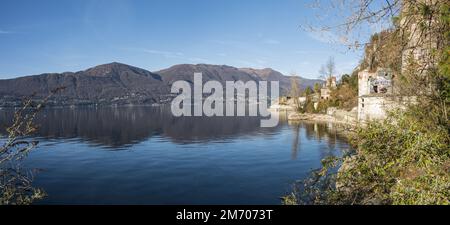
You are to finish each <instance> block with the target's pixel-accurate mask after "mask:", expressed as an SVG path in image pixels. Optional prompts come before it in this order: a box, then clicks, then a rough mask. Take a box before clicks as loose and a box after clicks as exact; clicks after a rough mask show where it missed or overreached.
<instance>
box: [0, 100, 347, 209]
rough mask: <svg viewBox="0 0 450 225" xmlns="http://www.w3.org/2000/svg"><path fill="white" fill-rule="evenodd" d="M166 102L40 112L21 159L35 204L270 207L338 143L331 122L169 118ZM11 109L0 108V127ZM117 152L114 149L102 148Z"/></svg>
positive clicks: (341, 142)
mask: <svg viewBox="0 0 450 225" xmlns="http://www.w3.org/2000/svg"><path fill="white" fill-rule="evenodd" d="M169 110H170V109H169V108H168V107H118V108H112V107H104V108H100V107H99V108H74V109H70V108H57V109H46V110H45V111H43V112H42V113H41V114H39V117H38V118H37V121H36V122H37V124H39V125H40V127H39V129H38V133H37V134H36V135H37V136H38V137H39V138H40V139H41V143H40V144H39V145H38V149H36V151H33V152H32V153H31V154H30V156H29V157H27V159H26V161H25V162H24V163H25V165H26V166H27V167H29V168H39V169H42V172H41V173H39V174H38V176H37V177H36V180H35V184H36V186H37V187H42V188H43V189H44V190H46V192H47V193H48V198H46V199H45V200H44V201H43V202H41V203H44V204H279V203H280V200H279V197H280V196H282V195H284V194H286V191H287V190H290V188H291V185H292V183H293V182H295V181H296V180H298V179H302V178H304V177H306V176H307V175H308V174H309V172H310V170H311V169H313V168H318V167H319V166H320V161H321V160H322V159H323V158H324V157H326V156H330V155H337V154H340V150H341V149H345V148H348V145H347V142H346V140H345V138H343V137H341V136H340V135H339V131H337V130H336V129H335V128H336V127H335V126H334V125H333V124H326V123H314V122H300V123H293V122H289V123H288V122H287V121H286V115H285V114H281V115H280V124H279V125H278V126H277V127H274V128H261V127H260V118H256V117H211V118H207V117H181V118H176V117H173V116H172V115H171V113H170V111H169ZM12 115H13V111H12V110H0V124H1V125H3V126H2V127H3V128H4V127H5V125H7V124H10V123H11V118H12ZM1 132H2V133H3V134H4V132H5V130H4V129H2V131H1ZM104 149H108V150H124V151H102V150H104Z"/></svg>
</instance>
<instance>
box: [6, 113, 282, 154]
mask: <svg viewBox="0 0 450 225" xmlns="http://www.w3.org/2000/svg"><path fill="white" fill-rule="evenodd" d="M12 116H13V111H12V110H7V111H0V124H1V125H2V129H1V133H3V134H4V133H5V127H6V126H7V125H9V124H11V119H12ZM260 119H261V118H258V117H174V116H172V114H171V112H170V107H143V106H137V107H116V108H114V107H100V108H92V107H85V108H51V109H46V110H44V111H42V112H41V113H40V114H39V115H38V117H37V118H36V124H37V125H38V126H39V129H38V132H37V134H36V135H37V136H40V137H44V138H81V139H85V140H87V141H90V142H93V143H96V144H100V145H105V146H109V147H120V146H123V145H128V144H134V143H138V142H141V141H144V140H146V139H148V138H150V137H151V136H153V135H159V136H162V137H165V138H169V139H170V140H171V141H173V142H176V143H192V142H208V141H215V140H224V139H231V138H235V137H242V136H245V135H251V134H255V133H258V134H260V135H270V134H271V133H272V134H273V133H274V132H276V131H277V130H279V127H275V128H264V129H262V128H260Z"/></svg>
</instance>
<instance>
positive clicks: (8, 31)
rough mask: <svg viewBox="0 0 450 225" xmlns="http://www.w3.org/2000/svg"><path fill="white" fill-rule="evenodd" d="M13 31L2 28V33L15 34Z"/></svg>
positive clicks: (0, 30) (0, 31) (0, 32)
mask: <svg viewBox="0 0 450 225" xmlns="http://www.w3.org/2000/svg"><path fill="white" fill-rule="evenodd" d="M13 33H14V32H13V31H10V30H2V29H0V34H13Z"/></svg>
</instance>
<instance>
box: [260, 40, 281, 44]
mask: <svg viewBox="0 0 450 225" xmlns="http://www.w3.org/2000/svg"><path fill="white" fill-rule="evenodd" d="M263 43H264V44H268V45H279V44H280V43H281V42H280V41H278V40H275V39H265V40H264V41H263Z"/></svg>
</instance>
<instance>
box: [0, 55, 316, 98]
mask: <svg viewBox="0 0 450 225" xmlns="http://www.w3.org/2000/svg"><path fill="white" fill-rule="evenodd" d="M199 72H201V73H202V74H203V82H206V81H209V80H217V81H219V82H220V83H222V84H223V85H224V86H225V81H237V80H241V81H244V82H246V81H250V80H253V81H279V82H280V94H281V95H286V94H287V93H289V90H290V88H291V80H292V77H290V76H285V75H283V74H282V73H280V72H278V71H275V70H273V69H270V68H266V69H252V68H235V67H231V66H226V65H208V64H197V65H192V64H180V65H175V66H172V67H170V68H167V69H163V70H160V71H155V72H150V71H147V70H144V69H141V68H137V67H134V66H130V65H126V64H122V63H117V62H113V63H109V64H104V65H99V66H95V67H93V68H89V69H87V70H83V71H78V72H65V73H44V74H40V75H31V76H25V77H19V78H14V79H5V80H0V106H16V105H18V104H20V102H21V101H22V99H23V98H25V97H29V96H33V98H35V99H42V98H45V97H47V96H49V95H50V93H51V91H52V90H55V89H56V88H58V87H64V90H61V91H59V92H58V93H57V94H55V95H53V96H52V98H50V99H49V104H52V105H91V104H102V105H112V104H115V105H126V104H154V103H164V102H168V101H170V100H171V99H172V98H173V96H174V95H173V94H171V93H170V87H171V85H172V83H173V82H175V81H178V80H185V81H188V82H190V83H192V82H193V74H194V73H199ZM296 80H297V82H298V84H299V87H300V89H304V88H306V87H307V86H310V87H312V86H313V85H314V84H315V83H322V82H323V81H322V80H316V79H306V78H302V77H296Z"/></svg>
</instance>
